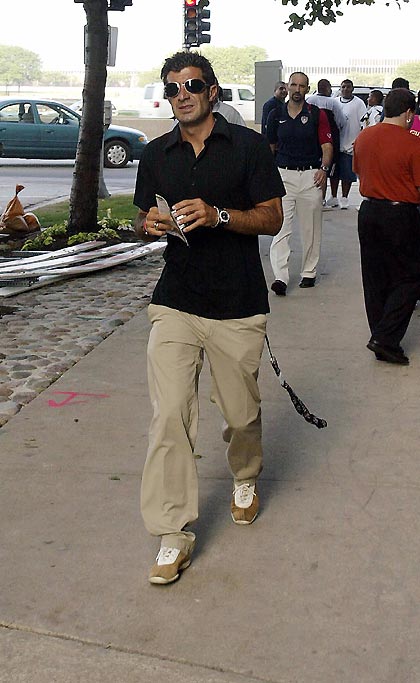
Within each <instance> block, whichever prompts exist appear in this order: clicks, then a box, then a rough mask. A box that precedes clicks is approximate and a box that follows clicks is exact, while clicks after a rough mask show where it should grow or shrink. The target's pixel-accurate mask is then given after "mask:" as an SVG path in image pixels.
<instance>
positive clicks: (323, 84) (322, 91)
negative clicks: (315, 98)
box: [317, 78, 331, 95]
mask: <svg viewBox="0 0 420 683" xmlns="http://www.w3.org/2000/svg"><path fill="white" fill-rule="evenodd" d="M317 89H318V94H319V95H326V94H327V92H328V91H330V90H331V83H330V82H329V80H328V79H327V78H321V79H320V80H319V81H318V84H317Z"/></svg>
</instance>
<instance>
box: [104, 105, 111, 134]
mask: <svg viewBox="0 0 420 683" xmlns="http://www.w3.org/2000/svg"><path fill="white" fill-rule="evenodd" d="M111 123H112V102H111V100H104V127H105V128H108V126H110V125H111Z"/></svg>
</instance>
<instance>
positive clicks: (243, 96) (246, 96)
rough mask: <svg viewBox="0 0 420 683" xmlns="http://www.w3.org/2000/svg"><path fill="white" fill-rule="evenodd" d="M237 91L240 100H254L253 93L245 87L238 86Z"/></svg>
mask: <svg viewBox="0 0 420 683" xmlns="http://www.w3.org/2000/svg"><path fill="white" fill-rule="evenodd" d="M238 93H239V99H240V100H247V101H248V102H253V101H254V100H255V96H254V93H253V92H252V91H251V90H248V89H247V88H239V90H238Z"/></svg>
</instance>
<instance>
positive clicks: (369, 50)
mask: <svg viewBox="0 0 420 683" xmlns="http://www.w3.org/2000/svg"><path fill="white" fill-rule="evenodd" d="M300 3H301V5H300V8H303V5H304V0H300ZM391 3H392V6H391V7H386V6H385V0H377V2H376V4H375V5H374V6H370V7H369V6H360V5H359V6H350V7H347V6H346V5H345V6H344V8H343V11H344V17H341V18H339V19H338V20H337V22H336V24H334V25H329V26H323V25H319V26H315V25H314V26H312V27H306V28H305V29H304V30H303V31H293V32H289V31H288V27H287V26H286V25H285V24H284V22H285V21H286V20H287V18H288V15H289V14H290V13H291V12H292V11H296V9H295V8H293V7H292V6H290V7H289V6H288V7H283V5H282V4H281V0H210V5H209V9H210V10H211V19H210V21H211V32H210V33H211V36H212V40H211V45H212V46H214V47H228V46H231V45H235V46H237V47H241V46H245V45H257V46H259V47H264V48H265V49H266V50H267V53H268V59H272V60H274V59H281V60H282V61H283V63H284V64H286V65H287V64H289V65H297V64H299V65H303V64H314V65H324V64H325V65H328V64H343V63H344V64H345V63H346V62H347V61H348V60H349V59H351V58H355V57H362V58H376V59H380V58H387V59H404V60H409V59H416V60H418V59H420V55H419V51H418V31H419V23H418V4H419V0H410V2H409V3H408V4H405V3H402V9H401V10H399V9H398V8H397V5H396V3H395V2H393V0H391ZM415 5H417V9H416V8H415ZM182 8H183V0H133V6H132V7H126V9H125V11H124V12H109V14H108V17H109V23H110V25H111V26H117V27H118V48H117V61H116V66H115V70H117V71H145V70H148V69H151V68H155V67H160V65H161V63H162V61H163V60H164V58H165V57H166V56H167V55H168V54H171V53H172V52H175V51H176V50H178V49H180V48H181V46H182V14H183V9H182ZM85 16H86V15H85V12H84V10H83V5H82V4H75V3H74V2H73V0H12V1H11V2H6V0H2V8H1V25H0V45H14V46H19V47H24V48H26V49H28V50H31V51H33V52H35V53H36V54H38V55H39V56H40V57H41V60H42V66H43V69H44V70H48V71H49V70H60V71H83V68H84V66H83V26H84V24H85Z"/></svg>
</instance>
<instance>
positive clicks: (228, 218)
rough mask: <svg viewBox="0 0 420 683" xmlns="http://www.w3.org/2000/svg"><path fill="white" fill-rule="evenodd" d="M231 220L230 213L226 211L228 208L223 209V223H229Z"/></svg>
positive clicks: (221, 218) (221, 220) (221, 216)
mask: <svg viewBox="0 0 420 683" xmlns="http://www.w3.org/2000/svg"><path fill="white" fill-rule="evenodd" d="M229 221H230V215H229V213H228V212H227V211H226V209H222V210H221V212H220V222H221V223H229Z"/></svg>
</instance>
